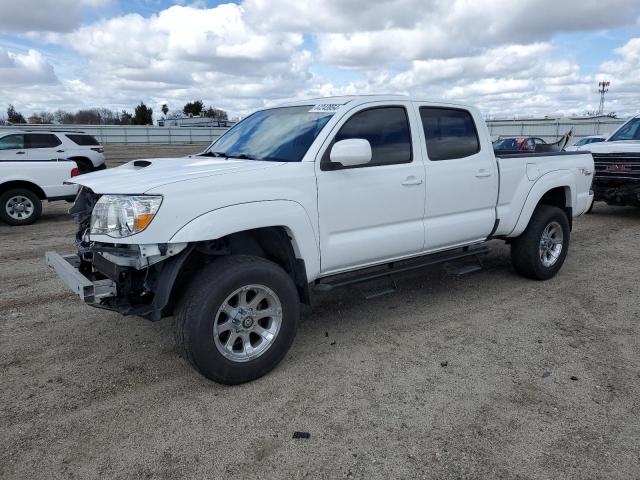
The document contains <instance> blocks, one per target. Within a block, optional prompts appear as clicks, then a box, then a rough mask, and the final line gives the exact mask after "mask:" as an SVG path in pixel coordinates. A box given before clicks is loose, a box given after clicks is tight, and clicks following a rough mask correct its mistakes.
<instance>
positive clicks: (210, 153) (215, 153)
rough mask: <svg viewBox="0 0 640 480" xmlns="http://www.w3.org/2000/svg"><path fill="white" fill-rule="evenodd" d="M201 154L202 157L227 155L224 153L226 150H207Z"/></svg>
mask: <svg viewBox="0 0 640 480" xmlns="http://www.w3.org/2000/svg"><path fill="white" fill-rule="evenodd" d="M200 156H202V157H226V155H225V154H224V152H211V151H210V152H206V153H201V154H200Z"/></svg>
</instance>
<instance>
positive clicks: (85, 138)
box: [66, 133, 100, 147]
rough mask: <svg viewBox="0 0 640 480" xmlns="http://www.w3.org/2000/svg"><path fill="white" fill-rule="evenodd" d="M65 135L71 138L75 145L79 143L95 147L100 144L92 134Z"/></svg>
mask: <svg viewBox="0 0 640 480" xmlns="http://www.w3.org/2000/svg"><path fill="white" fill-rule="evenodd" d="M66 137H67V138H68V139H69V140H71V141H72V142H73V143H75V144H76V145H80V146H82V147H95V146H97V145H100V143H99V142H98V140H96V138H95V137H93V136H92V135H80V134H70V133H67V134H66Z"/></svg>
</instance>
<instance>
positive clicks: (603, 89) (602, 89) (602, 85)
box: [598, 80, 611, 115]
mask: <svg viewBox="0 0 640 480" xmlns="http://www.w3.org/2000/svg"><path fill="white" fill-rule="evenodd" d="M609 85H611V82H609V80H605V81H603V82H598V92H599V93H600V106H599V107H598V115H602V114H603V113H604V94H605V93H607V92H608V91H609Z"/></svg>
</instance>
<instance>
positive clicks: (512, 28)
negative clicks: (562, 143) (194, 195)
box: [0, 0, 640, 115]
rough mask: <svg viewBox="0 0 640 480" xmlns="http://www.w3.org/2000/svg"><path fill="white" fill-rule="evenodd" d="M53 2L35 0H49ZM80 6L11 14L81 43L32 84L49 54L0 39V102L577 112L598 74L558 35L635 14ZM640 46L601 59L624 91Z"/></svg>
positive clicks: (606, 9) (347, 1)
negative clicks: (397, 96) (346, 103)
mask: <svg viewBox="0 0 640 480" xmlns="http://www.w3.org/2000/svg"><path fill="white" fill-rule="evenodd" d="M29 1H31V0H29ZM67 1H71V0H59V2H55V5H60V2H67ZM104 1H109V0H83V3H84V5H88V4H90V3H93V4H101V3H102V2H104ZM16 3H17V2H16ZM51 4H53V2H51V3H50V0H42V3H39V5H42V8H41V10H42V11H45V10H47V9H48V8H49V6H50V5H51ZM74 4H75V3H74ZM75 5H80V4H79V3H77V4H75ZM12 8H13V7H12ZM74 8H76V7H73V8H71V9H70V10H69V11H68V14H69V17H73V18H71V20H69V23H68V24H65V25H54V24H53V23H46V22H44V20H43V22H44V23H41V25H40V26H39V27H28V26H25V25H21V26H19V27H16V29H17V30H20V31H27V30H32V29H35V30H37V31H38V33H30V34H29V36H30V38H31V39H33V40H34V41H45V42H50V43H54V44H57V45H59V46H62V47H65V48H66V49H67V50H68V51H71V52H73V53H74V55H75V58H74V59H73V60H72V61H73V65H68V68H66V69H65V68H64V65H65V64H64V62H65V59H58V61H56V63H55V65H56V71H57V72H58V73H59V74H60V78H61V83H60V84H58V85H55V86H50V87H43V86H40V87H38V88H35V87H29V86H28V85H33V84H34V83H38V82H40V83H47V82H51V81H55V74H54V73H53V68H52V67H51V65H50V64H49V63H48V62H47V61H46V59H45V58H44V57H43V56H42V55H41V54H39V53H38V52H36V51H33V53H32V51H30V52H29V54H28V55H23V56H24V57H28V58H29V59H30V60H29V61H27V60H24V61H23V62H22V63H17V62H18V61H17V60H16V58H17V57H15V56H14V57H11V58H12V60H11V61H12V64H11V66H6V67H2V62H4V63H7V65H8V60H7V59H8V58H10V57H9V56H8V55H9V54H8V53H6V54H5V55H4V57H3V56H2V52H1V51H0V69H1V68H8V69H9V70H11V72H13V73H12V75H7V76H5V75H4V74H3V75H1V76H0V104H1V103H8V102H15V103H16V105H17V106H18V105H24V107H23V108H31V109H36V110H37V109H42V108H49V109H55V108H58V107H63V108H70V109H73V108H80V107H89V106H107V107H110V108H117V109H121V108H128V109H131V108H132V107H133V105H135V104H136V103H138V102H139V101H140V100H143V101H145V102H146V103H148V104H150V105H151V106H152V107H154V108H155V109H156V110H157V109H158V108H159V106H160V105H161V104H162V103H165V102H167V103H168V104H169V106H170V108H172V109H177V108H179V107H181V106H182V105H183V104H184V103H185V102H186V101H188V100H193V99H197V98H201V99H203V100H204V101H205V103H206V104H213V105H214V106H216V107H219V108H224V109H227V110H229V111H230V112H231V113H232V114H237V113H246V112H247V111H249V110H252V109H254V108H256V107H259V106H261V105H265V104H273V103H277V102H278V101H281V100H284V99H289V98H304V97H310V96H320V95H330V94H341V93H344V94H357V93H382V92H385V93H389V92H397V93H412V94H415V95H419V96H422V97H427V98H432V99H439V98H441V99H446V100H457V101H465V102H469V103H475V104H479V106H480V107H481V108H482V109H483V111H484V113H486V114H490V115H511V114H514V113H517V114H521V115H522V114H547V113H548V114H553V113H558V112H565V113H580V112H583V111H585V110H587V109H593V108H595V106H596V105H597V101H598V99H597V94H596V92H595V83H596V81H597V79H596V77H595V76H593V75H586V74H584V73H583V72H582V71H581V69H580V65H579V64H577V63H576V61H575V59H574V58H573V57H572V55H571V52H566V51H563V50H562V49H561V48H559V46H558V45H557V44H556V43H554V38H555V37H554V36H553V35H554V34H555V33H556V32H561V31H576V30H598V31H600V30H603V29H609V28H615V27H617V26H620V25H625V24H632V23H633V22H634V19H635V18H636V17H637V13H638V11H639V9H640V0H609V1H608V2H601V1H595V0H582V1H580V2H578V1H576V0H567V1H565V2H553V1H551V0H519V1H516V0H485V1H482V2H472V1H470V0H450V1H449V0H387V1H384V2H364V1H362V0H326V1H324V2H319V1H317V0H315V1H312V0H299V1H297V2H290V1H288V0H245V1H244V2H243V3H242V4H240V5H237V4H231V3H230V4H222V5H218V6H216V7H213V8H207V7H206V6H205V5H203V4H197V3H191V4H189V5H188V6H173V7H170V8H167V9H164V10H161V11H159V12H158V13H156V14H153V15H150V16H146V17H145V16H142V15H139V14H127V15H121V16H117V17H114V18H108V19H103V20H98V21H95V22H93V23H89V24H86V25H83V26H77V22H78V18H76V17H74V15H75V14H74V12H75V11H76V10H74ZM80 8H81V7H77V9H78V11H79V9H80ZM58 10H59V11H62V9H61V8H59V7H58ZM49 14H51V11H50V10H49ZM50 16H51V15H49V17H50ZM54 16H55V15H54ZM58 16H60V15H59V14H58ZM49 17H46V18H49ZM13 18H14V20H15V19H16V18H17V17H15V16H14V17H13ZM43 18H44V17H43ZM32 20H33V22H32V23H33V24H34V25H35V24H36V23H37V22H40V20H37V19H35V18H34V19H32ZM49 20H50V22H54V20H55V19H50V18H49ZM67 20H68V19H67ZM2 21H3V19H2V18H0V24H1V22H2ZM55 21H57V20H55ZM15 23H16V25H18V24H20V22H18V21H15ZM23 23H24V22H23ZM70 25H75V26H72V27H71V26H70ZM69 29H70V31H69ZM14 31H15V30H14ZM639 50H640V45H639V44H638V42H634V41H631V42H629V43H628V44H626V45H624V46H623V47H621V48H619V49H617V50H616V51H615V55H617V59H616V60H613V61H610V62H606V63H605V64H603V66H602V69H601V72H600V73H599V75H600V76H609V77H611V79H612V83H614V82H615V86H616V89H617V88H620V90H616V91H619V92H625V93H621V95H623V96H625V97H624V98H625V99H626V101H627V103H629V99H630V98H633V99H634V101H635V102H636V104H637V101H638V99H640V94H638V93H637V92H639V91H640V85H639V84H638V83H639V82H640V79H638V73H637V72H638V71H640V64H639V62H638V56H639V55H640V54H639V53H638V52H639ZM5 57H6V58H5ZM68 58H69V57H68V55H67V59H68ZM29 62H31V63H29ZM79 63H81V64H79ZM18 71H19V72H21V74H24V75H27V74H30V75H31V77H30V78H31V80H26V79H27V78H28V77H27V76H24V77H22V78H24V79H25V80H24V81H22V80H11V81H16V82H17V83H19V84H20V88H15V87H14V86H13V84H12V85H11V86H10V85H9V80H7V79H9V78H13V79H19V78H21V77H20V76H19V75H18ZM74 72H78V73H74ZM47 79H48V80H47ZM341 79H342V80H341ZM612 93H613V89H612ZM621 98H622V97H621ZM21 102H22V103H21ZM74 105H75V107H74ZM616 108H617V109H618V110H619V111H628V110H629V108H630V107H629V106H627V107H626V108H624V107H623V105H622V104H621V103H619V104H618V105H616Z"/></svg>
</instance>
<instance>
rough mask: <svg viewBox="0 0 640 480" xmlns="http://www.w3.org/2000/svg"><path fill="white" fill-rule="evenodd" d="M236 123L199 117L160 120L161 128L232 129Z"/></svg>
mask: <svg viewBox="0 0 640 480" xmlns="http://www.w3.org/2000/svg"><path fill="white" fill-rule="evenodd" d="M234 123H235V122H231V121H229V120H218V119H216V118H211V117H201V116H199V115H196V116H189V117H179V118H161V119H159V120H158V126H159V127H230V126H232V125H233V124H234Z"/></svg>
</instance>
